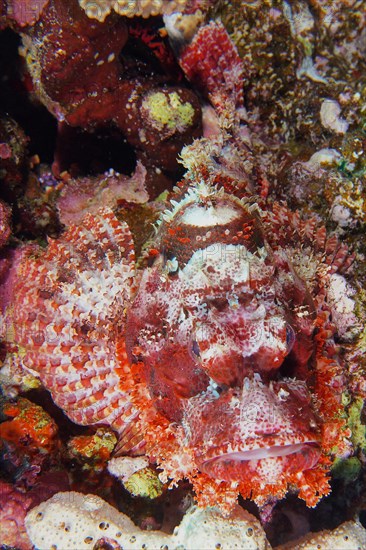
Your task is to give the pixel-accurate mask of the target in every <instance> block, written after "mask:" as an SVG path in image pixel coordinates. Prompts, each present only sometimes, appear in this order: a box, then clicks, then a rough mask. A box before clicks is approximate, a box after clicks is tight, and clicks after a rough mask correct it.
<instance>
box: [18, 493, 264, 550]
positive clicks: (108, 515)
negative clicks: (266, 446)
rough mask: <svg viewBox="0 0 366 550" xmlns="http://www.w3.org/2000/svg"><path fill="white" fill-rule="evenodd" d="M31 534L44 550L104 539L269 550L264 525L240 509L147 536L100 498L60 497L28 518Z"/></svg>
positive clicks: (190, 516)
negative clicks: (226, 516)
mask: <svg viewBox="0 0 366 550" xmlns="http://www.w3.org/2000/svg"><path fill="white" fill-rule="evenodd" d="M25 523H26V529H27V533H28V535H29V537H30V539H31V541H32V543H33V544H34V545H35V547H36V548H37V549H38V550H51V549H59V550H61V549H62V550H84V549H85V550H87V549H89V550H91V549H92V548H93V546H94V545H95V543H96V542H97V541H98V540H99V539H107V540H108V541H113V542H115V543H117V544H118V545H120V546H121V547H122V548H124V549H125V550H126V549H134V548H145V549H146V550H149V549H152V548H178V547H179V548H185V550H190V549H191V550H194V549H197V548H201V549H202V550H205V549H212V548H215V547H216V548H223V549H224V548H226V549H231V548H232V549H234V548H245V549H246V550H266V549H269V548H270V547H269V545H268V542H267V540H266V536H265V534H264V531H263V529H262V528H261V525H260V523H259V521H258V520H257V519H256V518H255V517H253V516H252V515H251V514H249V513H248V512H246V511H245V510H243V509H242V508H240V507H239V506H238V507H237V508H236V509H235V511H234V513H233V514H232V516H230V517H229V518H224V517H223V516H222V515H221V514H220V513H219V511H217V510H216V509H214V508H207V509H205V510H203V509H201V508H197V507H193V508H191V509H190V510H189V511H188V512H187V514H186V515H185V517H184V518H183V521H182V523H181V524H180V525H179V526H178V527H177V528H176V529H175V531H174V533H173V534H172V535H168V534H166V533H163V532H161V531H142V530H141V529H139V528H138V527H136V525H134V524H133V523H132V521H131V520H130V519H129V518H128V517H127V516H125V515H124V514H122V513H120V512H118V511H117V510H116V509H115V508H113V507H112V506H110V505H109V504H107V503H106V502H105V501H104V500H102V499H101V498H99V497H97V496H95V495H83V494H81V493H76V492H70V493H58V494H56V495H54V496H53V497H52V498H51V499H49V500H48V501H46V502H43V503H42V504H40V505H39V506H37V507H36V508H33V509H32V510H31V511H30V512H29V513H28V515H27V517H26V520H25Z"/></svg>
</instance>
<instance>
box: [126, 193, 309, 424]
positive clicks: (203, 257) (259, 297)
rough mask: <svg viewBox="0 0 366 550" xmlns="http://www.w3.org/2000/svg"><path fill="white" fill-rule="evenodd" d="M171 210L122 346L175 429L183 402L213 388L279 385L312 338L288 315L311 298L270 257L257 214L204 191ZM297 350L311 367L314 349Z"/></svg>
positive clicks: (230, 197) (279, 261)
mask: <svg viewBox="0 0 366 550" xmlns="http://www.w3.org/2000/svg"><path fill="white" fill-rule="evenodd" d="M172 202H173V208H172V210H171V211H167V212H165V213H164V215H163V218H162V220H161V223H160V227H159V230H158V237H157V241H156V243H155V244H156V247H155V248H154V250H157V251H158V253H155V256H154V261H153V263H152V265H151V266H150V267H148V268H147V269H146V270H145V271H144V273H143V275H142V279H141V282H140V286H139V290H138V293H137V295H136V298H135V300H134V302H133V304H132V307H131V308H130V310H129V313H128V318H127V337H126V342H127V346H128V352H129V355H130V359H131V360H136V358H137V359H138V360H139V361H143V362H144V364H145V374H146V380H147V384H148V386H149V390H150V393H151V396H152V398H153V399H155V400H156V405H157V407H158V408H159V410H160V411H162V412H163V413H164V414H166V415H167V416H168V418H170V419H172V420H175V421H179V420H181V419H182V415H183V409H184V403H185V401H186V400H187V399H190V398H192V397H194V396H196V395H198V394H199V393H200V392H204V391H205V390H206V389H207V387H208V386H209V384H210V383H211V382H214V383H215V384H217V385H219V386H222V387H232V388H235V387H239V388H240V387H242V385H243V380H244V379H245V378H247V377H249V378H251V377H252V376H253V375H254V374H255V373H257V374H260V375H261V376H262V377H263V379H264V380H270V379H272V378H274V377H275V376H277V373H278V371H279V369H280V368H281V366H282V365H283V364H284V361H285V360H286V359H287V358H288V356H289V354H290V352H291V350H292V349H293V348H294V350H296V346H297V343H296V340H297V339H300V340H301V339H303V340H306V339H308V340H309V334H308V333H309V330H308V327H302V326H300V324H299V322H298V320H297V319H296V317H295V316H294V315H293V313H292V309H293V304H294V302H296V301H297V302H300V303H302V302H303V301H306V300H307V295H306V292H304V290H303V288H302V287H301V285H299V283H298V281H297V279H296V275H295V274H294V273H293V272H292V271H291V266H289V263H288V262H286V261H285V259H284V258H281V257H277V256H278V255H277V256H276V254H275V253H274V252H273V251H272V250H271V249H270V247H269V245H268V244H267V241H266V237H265V234H264V231H263V228H262V224H261V222H260V216H259V213H258V212H257V210H256V209H255V208H254V207H252V206H250V205H249V204H247V203H246V202H245V201H241V200H239V199H238V198H237V197H235V196H233V195H230V194H228V193H226V192H225V190H224V189H223V188H221V189H219V190H218V189H217V188H215V187H212V186H210V185H208V184H204V183H202V184H200V185H198V186H195V188H194V189H189V190H188V191H187V192H186V194H185V195H184V197H183V198H182V199H181V200H180V201H179V202H175V201H172ZM284 284H285V285H286V291H285V292H284V289H283V285H284ZM298 287H299V288H298ZM295 291H296V292H295ZM290 299H291V300H292V302H291V307H290V304H289V300H290ZM310 328H311V330H312V327H310ZM311 330H310V332H311ZM301 348H302V349H305V348H306V350H307V351H306V353H305V360H307V358H308V356H309V354H310V353H311V349H310V346H309V345H307V346H304V345H302V346H301ZM308 348H309V350H308ZM294 357H296V354H294Z"/></svg>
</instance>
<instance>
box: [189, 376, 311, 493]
mask: <svg viewBox="0 0 366 550" xmlns="http://www.w3.org/2000/svg"><path fill="white" fill-rule="evenodd" d="M183 426H184V429H185V433H186V438H187V441H186V444H188V445H189V446H190V447H192V448H193V449H194V453H195V459H196V462H197V465H198V467H199V469H200V470H201V471H203V472H205V473H206V474H208V475H209V476H210V477H213V478H215V479H217V480H223V481H237V482H243V483H246V482H249V481H250V480H253V479H255V478H256V477H257V478H259V479H260V478H262V480H263V479H265V480H266V482H267V483H276V481H277V479H279V478H280V476H281V474H282V473H283V472H286V473H287V474H289V473H290V474H291V472H293V473H295V472H298V471H303V470H306V469H310V468H312V467H313V466H314V465H315V464H316V463H317V461H318V459H319V456H320V446H319V435H318V434H317V429H316V428H317V422H316V418H315V416H314V415H313V413H312V410H311V406H310V397H309V394H308V391H307V388H306V385H305V383H304V382H302V381H295V380H292V379H284V380H282V381H280V382H272V381H271V382H270V383H269V384H264V383H263V382H262V381H261V378H260V376H259V375H255V376H254V377H253V378H252V379H251V380H249V379H245V381H244V384H243V387H242V388H241V389H240V390H239V389H238V388H235V389H233V388H230V389H229V390H227V391H224V392H222V393H221V394H219V393H218V392H217V390H215V389H214V388H210V389H209V390H208V391H207V392H205V393H203V394H201V395H199V396H197V397H195V398H193V399H191V400H190V401H189V403H187V406H186V408H185V412H184V419H183Z"/></svg>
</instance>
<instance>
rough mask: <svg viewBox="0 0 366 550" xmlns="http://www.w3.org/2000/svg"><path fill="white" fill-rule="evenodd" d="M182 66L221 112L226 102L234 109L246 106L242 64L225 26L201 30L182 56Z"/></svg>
mask: <svg viewBox="0 0 366 550" xmlns="http://www.w3.org/2000/svg"><path fill="white" fill-rule="evenodd" d="M180 65H181V67H182V69H183V70H184V72H185V74H186V76H187V78H188V80H190V81H191V82H192V83H193V84H194V85H195V86H196V87H197V88H198V89H200V90H202V91H203V92H204V93H205V94H206V95H207V96H208V97H209V99H210V101H211V102H212V103H213V105H214V106H215V107H216V108H217V109H218V110H221V111H222V110H223V108H224V107H225V102H227V101H229V102H231V103H232V105H233V106H234V108H235V107H241V106H242V105H243V76H244V68H243V62H242V60H241V59H240V57H239V54H238V52H237V50H236V48H235V46H234V44H233V43H232V41H231V40H230V37H229V35H228V33H227V31H226V29H225V27H224V25H223V24H222V23H220V22H213V21H211V22H210V23H209V24H208V25H205V26H203V27H201V28H200V29H199V30H198V32H197V34H196V35H195V37H194V38H193V41H192V42H191V43H190V44H189V45H188V46H186V48H185V49H184V51H183V52H182V54H181V56H180Z"/></svg>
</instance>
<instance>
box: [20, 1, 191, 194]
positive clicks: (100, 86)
mask: <svg viewBox="0 0 366 550" xmlns="http://www.w3.org/2000/svg"><path fill="white" fill-rule="evenodd" d="M102 4H103V3H102ZM137 4H138V3H137ZM148 4H149V3H147V4H146V3H144V7H146V9H147V10H148ZM169 4H171V3H169ZM83 5H84V7H85V9H86V11H87V12H88V10H89V9H91V10H92V11H93V10H96V13H97V14H100V13H101V12H102V11H103V10H102V9H101V10H99V7H98V4H96V3H88V2H86V3H84V4H83ZM117 5H118V3H116V6H117ZM103 6H104V7H106V5H105V4H103ZM121 6H122V3H121ZM150 7H151V9H152V11H153V12H155V11H157V12H159V11H160V10H159V7H157V6H156V4H155V2H152V3H151V6H150ZM100 8H102V5H101V6H100ZM127 8H128V9H132V10H133V11H137V12H139V9H138V6H137V5H136V10H135V8H134V7H133V6H131V3H130V2H129V3H127V4H126V9H127ZM156 8H157V9H156ZM103 13H104V14H105V11H103ZM97 19H99V20H101V19H104V17H102V18H101V17H100V16H98V17H97ZM136 44H137V45H136ZM134 48H135V49H136V48H137V49H139V48H142V50H143V51H144V52H145V50H147V53H146V52H145V54H144V55H143V56H142V58H141V59H137V60H134V59H133V58H132V57H131V55H130V53H129V51H130V49H134ZM22 51H23V55H24V57H25V60H26V63H27V67H28V70H29V73H30V75H31V78H32V82H33V86H34V92H35V93H36V95H37V97H38V98H39V99H40V100H41V101H42V102H43V103H44V104H45V105H46V107H47V109H48V110H49V111H51V112H52V113H53V114H54V115H55V116H56V118H57V119H58V121H59V126H60V128H59V133H60V134H61V135H62V132H63V127H64V126H65V123H66V124H67V125H70V126H74V127H80V128H83V129H85V130H88V131H92V130H94V129H96V128H109V129H110V130H111V131H112V129H115V128H116V127H117V128H118V129H119V130H120V132H121V137H120V140H121V142H122V140H123V136H125V137H126V138H127V140H128V141H129V143H131V144H132V146H133V147H135V149H136V154H137V157H138V159H140V160H141V161H142V162H143V164H144V165H145V166H146V167H147V168H148V169H150V170H149V172H151V176H150V177H151V178H152V179H153V180H154V181H156V180H157V178H156V177H155V175H154V172H155V170H156V169H159V170H165V171H168V172H173V173H174V172H176V171H177V160H176V159H177V155H178V154H179V152H180V150H181V148H182V147H183V145H185V144H186V143H187V142H190V141H192V140H193V139H194V138H195V137H199V136H200V135H201V131H202V130H201V108H200V104H199V101H198V99H197V97H196V95H195V93H194V92H193V91H192V90H189V89H188V88H184V87H182V86H176V85H172V82H171V78H170V76H169V74H165V71H166V69H167V67H169V63H170V64H171V62H172V58H171V54H170V52H169V49H168V45H167V44H166V43H165V42H164V39H163V38H162V37H161V36H160V35H159V34H158V32H157V30H156V29H155V28H154V26H153V24H152V25H151V27H149V24H148V23H146V24H144V25H143V24H140V26H139V24H136V23H133V22H132V23H128V22H126V19H125V18H122V17H119V18H114V19H113V23H112V22H109V21H105V22H104V23H101V22H98V21H93V20H91V19H89V18H88V17H87V16H86V15H85V13H84V12H83V10H82V9H81V8H79V7H78V5H77V4H73V5H72V6H71V5H70V6H69V5H68V4H67V3H65V2H62V0H51V1H50V3H49V4H48V5H47V6H46V7H45V9H44V11H43V13H42V17H41V19H40V20H39V21H38V22H37V23H35V24H34V25H33V26H32V27H30V28H27V29H26V30H25V31H24V32H23V50H22ZM169 56H170V57H169ZM167 61H168V62H167ZM173 61H174V60H173ZM176 67H177V65H176ZM80 74H83V80H82V84H81V81H80V78H79V75H80ZM159 111H160V112H159ZM162 113H163V115H164V116H163V117H162ZM152 186H154V185H153V184H152ZM161 191H162V189H160V190H159V192H161ZM155 194H156V193H155ZM157 194H158V193H157Z"/></svg>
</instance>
